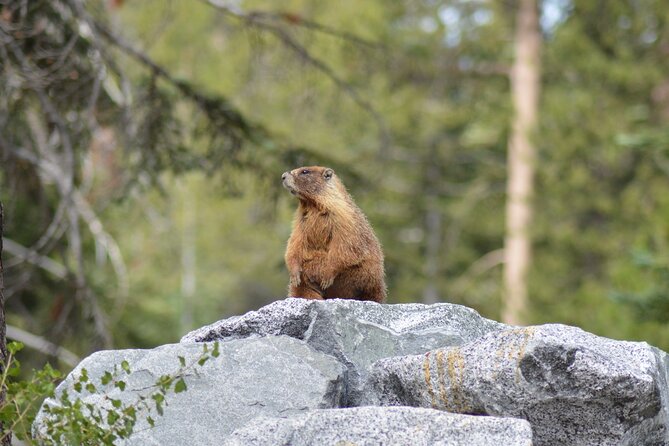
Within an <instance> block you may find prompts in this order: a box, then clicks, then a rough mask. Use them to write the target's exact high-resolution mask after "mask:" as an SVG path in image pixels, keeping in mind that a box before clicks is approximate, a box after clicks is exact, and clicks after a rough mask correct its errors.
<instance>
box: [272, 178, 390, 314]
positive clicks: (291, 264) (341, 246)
mask: <svg viewBox="0 0 669 446" xmlns="http://www.w3.org/2000/svg"><path fill="white" fill-rule="evenodd" d="M281 178H282V180H283V185H284V186H285V187H286V189H288V190H289V191H290V192H291V193H292V194H293V195H295V196H296V197H297V198H298V199H299V205H298V207H297V212H296V213H295V219H294V221H293V232H292V234H291V235H290V239H289V240H288V246H287V248H286V256H285V260H286V266H287V267H288V272H289V274H290V284H289V287H288V293H289V296H293V297H304V298H306V299H332V298H342V299H358V300H372V301H376V302H382V301H384V300H385V298H386V285H385V281H384V271H383V252H382V251H381V246H380V245H379V241H378V240H377V238H376V236H375V235H374V232H373V231H372V228H371V226H370V225H369V222H368V221H367V218H365V215H364V214H363V213H362V211H361V210H360V208H358V207H357V206H356V205H355V203H354V202H353V199H352V198H351V196H350V195H349V194H348V192H347V191H346V188H345V187H344V185H343V184H342V182H341V181H340V180H339V178H338V177H337V176H336V175H335V174H334V171H333V170H332V169H329V168H327V167H318V166H311V167H300V168H299V169H295V170H292V171H290V172H285V173H284V174H283V175H282V177H281Z"/></svg>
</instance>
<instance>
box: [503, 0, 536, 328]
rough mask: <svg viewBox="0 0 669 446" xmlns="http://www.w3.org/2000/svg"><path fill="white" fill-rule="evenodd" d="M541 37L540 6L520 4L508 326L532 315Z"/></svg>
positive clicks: (528, 1) (507, 252) (532, 0)
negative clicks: (530, 273) (530, 271)
mask: <svg viewBox="0 0 669 446" xmlns="http://www.w3.org/2000/svg"><path fill="white" fill-rule="evenodd" d="M540 45H541V35H540V33H539V23H538V14H537V4H536V0H519V7H518V12H517V15H516V35H515V52H516V56H515V60H514V63H513V67H512V69H511V75H510V77H511V79H510V80H511V95H512V100H513V106H514V111H515V114H514V120H513V126H512V129H511V136H510V138H509V151H508V160H507V162H508V180H507V203H506V237H505V241H504V258H505V260H504V262H505V264H504V300H503V305H502V320H503V321H504V322H506V323H508V324H521V323H522V322H523V318H524V315H525V313H526V310H527V301H528V298H527V271H528V267H529V265H530V261H531V258H532V248H531V244H530V226H531V222H532V202H531V200H532V190H533V181H534V162H535V148H534V146H533V145H532V141H531V137H532V135H533V130H534V128H535V123H536V120H537V112H538V103H539V88H540V86H539V82H540V79H539V77H540V74H539V71H540V66H539V64H540V59H539V52H540Z"/></svg>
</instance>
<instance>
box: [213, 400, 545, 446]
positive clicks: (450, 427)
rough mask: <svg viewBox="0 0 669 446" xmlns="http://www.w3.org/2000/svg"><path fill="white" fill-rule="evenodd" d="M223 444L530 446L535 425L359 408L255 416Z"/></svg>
mask: <svg viewBox="0 0 669 446" xmlns="http://www.w3.org/2000/svg"><path fill="white" fill-rule="evenodd" d="M342 426H345V428H344V429H342ZM222 444H223V446H277V445H281V446H284V445H285V446H288V445H290V446H312V445H342V446H343V445H356V446H393V445H398V446H400V445H402V446H404V445H411V446H471V445H497V446H529V445H531V444H532V429H531V427H530V424H529V423H528V422H527V421H525V420H519V419H516V418H499V417H477V416H472V415H457V414H451V413H447V412H443V411H439V410H433V409H419V408H413V407H355V408H350V409H324V410H313V411H310V412H308V413H305V414H303V415H299V416H295V417H290V418H256V419H255V420H253V421H251V422H250V423H249V424H248V425H247V426H246V427H243V428H240V429H238V430H236V431H235V432H233V433H232V435H231V436H230V437H229V438H228V440H227V441H225V442H223V443H222Z"/></svg>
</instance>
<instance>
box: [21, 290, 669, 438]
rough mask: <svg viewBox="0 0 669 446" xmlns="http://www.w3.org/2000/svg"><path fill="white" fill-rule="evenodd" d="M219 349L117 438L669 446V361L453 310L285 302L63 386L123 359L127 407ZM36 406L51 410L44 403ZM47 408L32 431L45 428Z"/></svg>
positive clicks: (111, 354)
mask: <svg viewBox="0 0 669 446" xmlns="http://www.w3.org/2000/svg"><path fill="white" fill-rule="evenodd" d="M211 341H221V342H220V343H219V348H220V352H221V354H220V357H218V358H212V359H211V360H209V361H208V362H207V363H205V364H204V365H203V366H202V367H199V368H198V370H197V373H190V374H188V375H187V376H186V383H187V387H188V390H187V391H185V392H182V393H178V394H175V393H170V394H168V396H167V406H166V408H165V413H164V416H162V417H158V416H155V415H154V414H152V417H153V418H155V419H156V426H155V427H153V428H149V426H148V425H146V422H140V423H139V424H138V425H137V426H136V428H135V432H136V433H135V434H133V435H132V437H131V438H130V439H129V440H127V441H125V442H119V443H118V444H126V445H142V446H144V445H166V444H169V445H175V446H179V445H194V444H197V445H220V444H225V445H246V444H248V445H266V444H267V445H269V444H277V445H289V444H290V445H303V444H304V445H307V444H332V445H335V444H336V445H339V446H344V445H352V444H357V445H387V444H388V445H394V444H397V445H403V444H407V445H422V444H425V445H428V444H429V445H433V444H434V445H471V446H501V445H530V444H534V445H622V446H626V445H627V446H637V445H669V429H668V427H669V387H668V384H667V382H668V381H669V374H668V370H669V360H668V358H667V355H666V353H664V352H662V351H661V350H659V349H657V348H654V347H651V346H649V345H648V344H646V343H639V342H624V341H614V340H611V339H606V338H602V337H598V336H595V335H593V334H590V333H587V332H584V331H583V330H580V329H578V328H575V327H569V326H564V325H555V324H553V325H542V326H534V327H511V326H507V325H504V324H501V323H498V322H495V321H491V320H488V319H485V318H483V317H481V316H480V315H479V314H478V313H476V312H475V311H474V310H472V309H470V308H466V307H463V306H460V305H452V304H435V305H421V304H400V305H383V304H377V303H372V302H359V301H352V300H337V299H335V300H328V301H310V300H303V299H285V300H280V301H277V302H274V303H272V304H270V305H267V306H265V307H263V308H261V309H259V310H257V311H251V312H249V313H246V314H244V315H241V316H235V317H232V318H228V319H224V320H221V321H219V322H216V323H214V324H211V325H209V326H206V327H203V328H200V329H198V330H195V331H193V332H191V333H188V334H187V335H185V336H184V337H183V339H182V340H181V343H180V344H172V345H166V346H162V347H159V348H156V349H153V350H119V351H105V352H98V353H95V354H93V355H91V356H89V357H88V358H86V359H84V360H83V361H82V363H81V364H80V365H79V366H78V367H77V368H75V370H73V371H72V373H71V374H70V375H69V376H68V377H67V379H66V380H65V381H63V383H61V385H60V386H59V387H58V389H57V390H56V392H57V394H61V393H62V392H63V391H65V390H67V392H68V394H70V395H72V394H73V393H74V392H73V384H74V382H75V378H76V377H77V376H79V375H80V374H81V371H82V369H83V368H86V369H87V371H88V374H89V376H90V377H91V379H92V380H93V381H94V382H97V381H98V380H99V378H100V377H101V376H102V375H103V374H104V372H105V371H111V370H113V369H114V366H118V365H119V364H120V363H121V361H124V360H125V361H127V362H128V363H129V364H130V369H131V370H132V373H131V374H130V375H129V376H128V377H127V379H126V381H127V382H128V388H127V389H126V390H125V391H123V392H121V391H119V390H118V389H116V388H112V389H105V391H106V392H107V393H106V394H102V395H101V394H99V393H97V394H88V393H86V392H85V391H83V392H82V393H81V395H82V397H83V400H84V402H85V403H91V404H94V405H101V406H104V405H105V404H107V402H108V401H109V399H108V398H119V399H121V400H123V401H124V402H132V401H136V400H137V399H138V398H139V396H140V395H141V394H142V391H143V389H146V388H147V386H150V385H151V384H153V383H154V382H155V380H156V379H157V378H158V377H160V376H162V375H164V374H169V373H173V372H174V371H175V370H177V369H178V367H179V359H178V357H179V356H182V357H184V358H185V359H186V360H187V361H192V360H194V359H195V360H196V359H197V357H198V355H199V354H201V352H202V348H203V346H204V345H211V344H208V343H210V342H211ZM44 404H57V403H56V401H55V400H47V401H45V403H44ZM45 417H46V415H45V414H44V412H43V411H42V412H40V414H39V415H38V418H37V420H36V421H35V424H34V426H33V429H34V431H35V432H37V433H39V432H43V431H44V427H45Z"/></svg>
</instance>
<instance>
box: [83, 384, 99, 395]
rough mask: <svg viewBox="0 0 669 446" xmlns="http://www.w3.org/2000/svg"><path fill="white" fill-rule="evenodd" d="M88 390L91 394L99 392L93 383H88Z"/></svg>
mask: <svg viewBox="0 0 669 446" xmlns="http://www.w3.org/2000/svg"><path fill="white" fill-rule="evenodd" d="M86 390H88V391H89V392H90V393H95V392H97V389H96V388H95V386H94V385H93V383H88V384H86Z"/></svg>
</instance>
